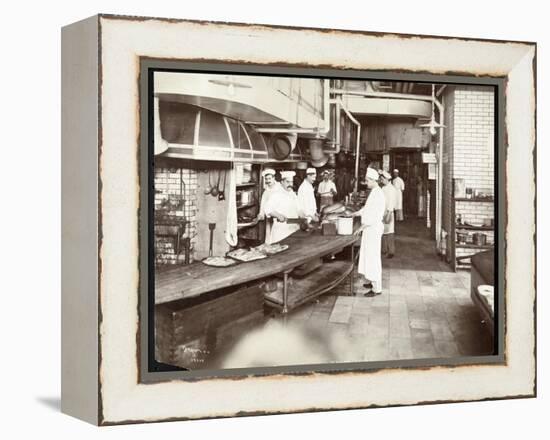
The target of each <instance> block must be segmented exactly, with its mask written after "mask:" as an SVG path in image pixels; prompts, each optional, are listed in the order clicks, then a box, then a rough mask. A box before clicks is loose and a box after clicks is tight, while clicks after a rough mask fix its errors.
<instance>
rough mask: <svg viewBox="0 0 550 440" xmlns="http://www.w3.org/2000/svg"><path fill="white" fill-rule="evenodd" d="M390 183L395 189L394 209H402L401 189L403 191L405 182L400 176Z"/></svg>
mask: <svg viewBox="0 0 550 440" xmlns="http://www.w3.org/2000/svg"><path fill="white" fill-rule="evenodd" d="M392 185H393V186H394V188H395V189H396V190H397V191H396V192H397V198H396V201H395V209H396V210H401V211H402V210H403V191H405V182H403V179H402V178H401V177H396V178H395V179H393V182H392Z"/></svg>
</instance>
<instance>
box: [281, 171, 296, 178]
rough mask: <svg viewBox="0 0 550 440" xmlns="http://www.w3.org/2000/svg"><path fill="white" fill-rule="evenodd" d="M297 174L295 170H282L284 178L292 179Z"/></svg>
mask: <svg viewBox="0 0 550 440" xmlns="http://www.w3.org/2000/svg"><path fill="white" fill-rule="evenodd" d="M295 175H296V172H295V171H281V177H282V178H283V179H292V178H293V177H294V176H295Z"/></svg>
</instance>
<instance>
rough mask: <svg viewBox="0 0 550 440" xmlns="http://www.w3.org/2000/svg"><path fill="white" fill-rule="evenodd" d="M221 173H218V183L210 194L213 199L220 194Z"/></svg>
mask: <svg viewBox="0 0 550 440" xmlns="http://www.w3.org/2000/svg"><path fill="white" fill-rule="evenodd" d="M221 174H222V172H221V171H218V182H217V183H216V186H215V187H214V188H212V191H211V192H210V194H212V195H213V196H214V197H218V194H219V193H220V177H221Z"/></svg>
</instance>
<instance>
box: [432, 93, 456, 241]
mask: <svg viewBox="0 0 550 440" xmlns="http://www.w3.org/2000/svg"><path fill="white" fill-rule="evenodd" d="M444 87H445V86H444ZM442 100H443V103H441V104H440V105H439V106H438V109H439V124H440V125H441V126H440V127H439V136H438V137H439V148H438V154H437V165H438V167H437V187H436V196H437V204H436V205H435V208H436V209H435V230H436V237H435V241H436V247H437V249H441V234H442V226H441V223H442V220H441V217H442V215H443V213H442V209H443V207H442V206H441V204H442V201H443V140H444V130H445V128H444V127H443V123H444V121H445V105H444V104H445V97H443V98H442ZM435 102H436V104H437V103H438V102H439V101H437V100H435ZM451 221H454V219H451Z"/></svg>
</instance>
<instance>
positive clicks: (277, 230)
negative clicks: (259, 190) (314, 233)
mask: <svg viewBox="0 0 550 440" xmlns="http://www.w3.org/2000/svg"><path fill="white" fill-rule="evenodd" d="M280 174H281V182H280V183H279V182H277V181H276V180H275V170H273V169H271V168H268V169H265V170H264V171H263V172H262V176H263V178H264V188H265V189H264V193H263V194H262V199H261V203H260V211H259V214H258V220H264V219H265V218H272V219H273V223H271V222H267V223H266V236H265V241H266V243H268V244H273V243H277V242H279V241H281V240H283V239H284V238H286V237H288V236H289V235H290V234H292V233H294V232H296V231H297V230H298V229H299V228H300V225H299V222H298V219H305V221H307V222H318V221H319V214H318V212H317V202H316V199H315V189H314V187H313V184H314V183H315V181H316V179H317V170H316V169H315V168H308V169H307V170H306V177H305V179H304V181H303V182H302V184H301V185H300V187H299V188H298V193H297V194H296V193H295V192H294V176H295V175H296V172H295V171H281V172H280ZM329 177H330V175H329V173H328V171H327V172H324V173H323V181H322V182H320V183H319V186H318V188H317V194H318V195H319V197H320V200H321V208H322V207H323V206H325V205H330V204H332V200H333V197H334V196H335V195H336V186H335V185H334V182H332V181H331V180H330V178H329ZM289 219H291V220H296V221H294V222H289V221H287V220H289Z"/></svg>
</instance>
